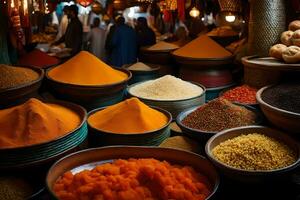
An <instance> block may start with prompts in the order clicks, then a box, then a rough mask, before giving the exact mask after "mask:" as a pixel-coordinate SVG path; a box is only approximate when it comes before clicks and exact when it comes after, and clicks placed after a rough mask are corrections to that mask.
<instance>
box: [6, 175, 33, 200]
mask: <svg viewBox="0 0 300 200" xmlns="http://www.w3.org/2000/svg"><path fill="white" fill-rule="evenodd" d="M33 192H34V190H33V187H32V186H31V185H30V184H29V183H28V182H27V181H26V180H24V179H22V178H17V177H0V200H24V199H27V198H28V197H29V196H31V195H32V194H33Z"/></svg>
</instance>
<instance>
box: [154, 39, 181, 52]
mask: <svg viewBox="0 0 300 200" xmlns="http://www.w3.org/2000/svg"><path fill="white" fill-rule="evenodd" d="M178 48H179V46H178V45H176V44H172V43H168V42H164V41H161V42H158V43H156V44H155V45H153V46H151V47H149V48H148V50H150V51H162V50H174V49H178Z"/></svg>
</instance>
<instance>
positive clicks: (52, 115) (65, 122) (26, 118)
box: [0, 99, 80, 149]
mask: <svg viewBox="0 0 300 200" xmlns="http://www.w3.org/2000/svg"><path fill="white" fill-rule="evenodd" d="M79 124H80V117H79V116H78V115H77V113H76V112H74V111H73V110H70V109H69V108H66V107H63V106H61V105H58V104H52V103H43V102H41V101H40V100H38V99H30V100H28V101H27V102H25V103H24V104H22V105H19V106H15V107H12V108H8V109H4V110H0V149H1V148H14V147H22V146H28V145H34V144H39V143H43V142H47V141H51V140H54V139H56V138H59V137H60V136H63V135H65V134H67V133H69V132H70V131H72V130H74V129H75V128H76V127H77V126H78V125H79Z"/></svg>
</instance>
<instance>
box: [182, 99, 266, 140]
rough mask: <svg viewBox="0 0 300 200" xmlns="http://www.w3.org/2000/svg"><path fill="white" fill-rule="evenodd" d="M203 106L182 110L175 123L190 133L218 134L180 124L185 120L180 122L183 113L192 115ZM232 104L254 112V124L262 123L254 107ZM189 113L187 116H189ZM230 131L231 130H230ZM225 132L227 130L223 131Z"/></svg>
mask: <svg viewBox="0 0 300 200" xmlns="http://www.w3.org/2000/svg"><path fill="white" fill-rule="evenodd" d="M205 104H207V103H205ZM205 104H203V105H200V106H194V107H191V108H187V109H185V110H183V111H182V112H180V113H179V114H178V115H177V117H176V123H177V124H178V125H179V127H183V128H185V129H187V130H190V131H193V132H201V133H205V134H211V135H216V134H217V133H219V132H220V131H204V130H199V129H194V128H190V127H188V126H186V125H184V124H183V123H182V120H183V119H185V118H183V119H182V120H180V118H181V116H182V115H184V114H185V113H187V112H190V113H192V112H194V111H195V110H197V109H198V108H200V107H201V106H204V105H205ZM233 104H235V105H237V106H241V107H244V108H246V109H248V110H250V111H252V112H254V113H255V115H256V121H255V124H260V123H261V122H262V121H263V116H262V114H261V113H259V111H258V110H257V109H256V108H254V107H252V106H249V105H244V104H240V103H235V102H234V103H233ZM190 113H189V114H190ZM250 126H251V125H250ZM253 126H254V125H253ZM235 128H238V127H235ZM230 129H232V128H230ZM225 130H229V129H225ZM225 130H222V131H225Z"/></svg>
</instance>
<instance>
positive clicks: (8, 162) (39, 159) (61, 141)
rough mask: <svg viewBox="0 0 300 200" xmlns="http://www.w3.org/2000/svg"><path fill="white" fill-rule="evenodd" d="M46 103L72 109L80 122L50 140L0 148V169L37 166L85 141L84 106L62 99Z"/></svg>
mask: <svg viewBox="0 0 300 200" xmlns="http://www.w3.org/2000/svg"><path fill="white" fill-rule="evenodd" d="M46 103H55V104H59V105H61V106H64V107H66V108H69V109H71V110H73V111H74V112H76V113H77V114H78V115H79V116H80V119H81V123H80V124H79V125H78V127H77V128H76V129H74V130H73V131H71V132H69V133H66V134H65V135H63V136H60V137H58V138H56V139H54V140H52V141H48V142H43V143H39V144H34V145H30V146H24V147H17V148H0V157H1V159H0V169H5V170H7V169H22V168H25V167H26V168H28V167H32V166H38V165H41V164H44V163H46V162H49V161H52V160H54V159H57V158H59V157H60V156H62V155H64V154H65V153H66V152H69V151H71V150H73V149H75V148H77V147H78V146H79V145H80V144H81V143H82V142H84V141H85V139H86V137H87V124H86V116H87V113H86V110H85V109H84V108H82V107H81V106H78V105H76V104H73V103H70V102H63V101H47V102H46ZM65 123H67V122H65ZM41 134H42V133H41Z"/></svg>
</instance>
